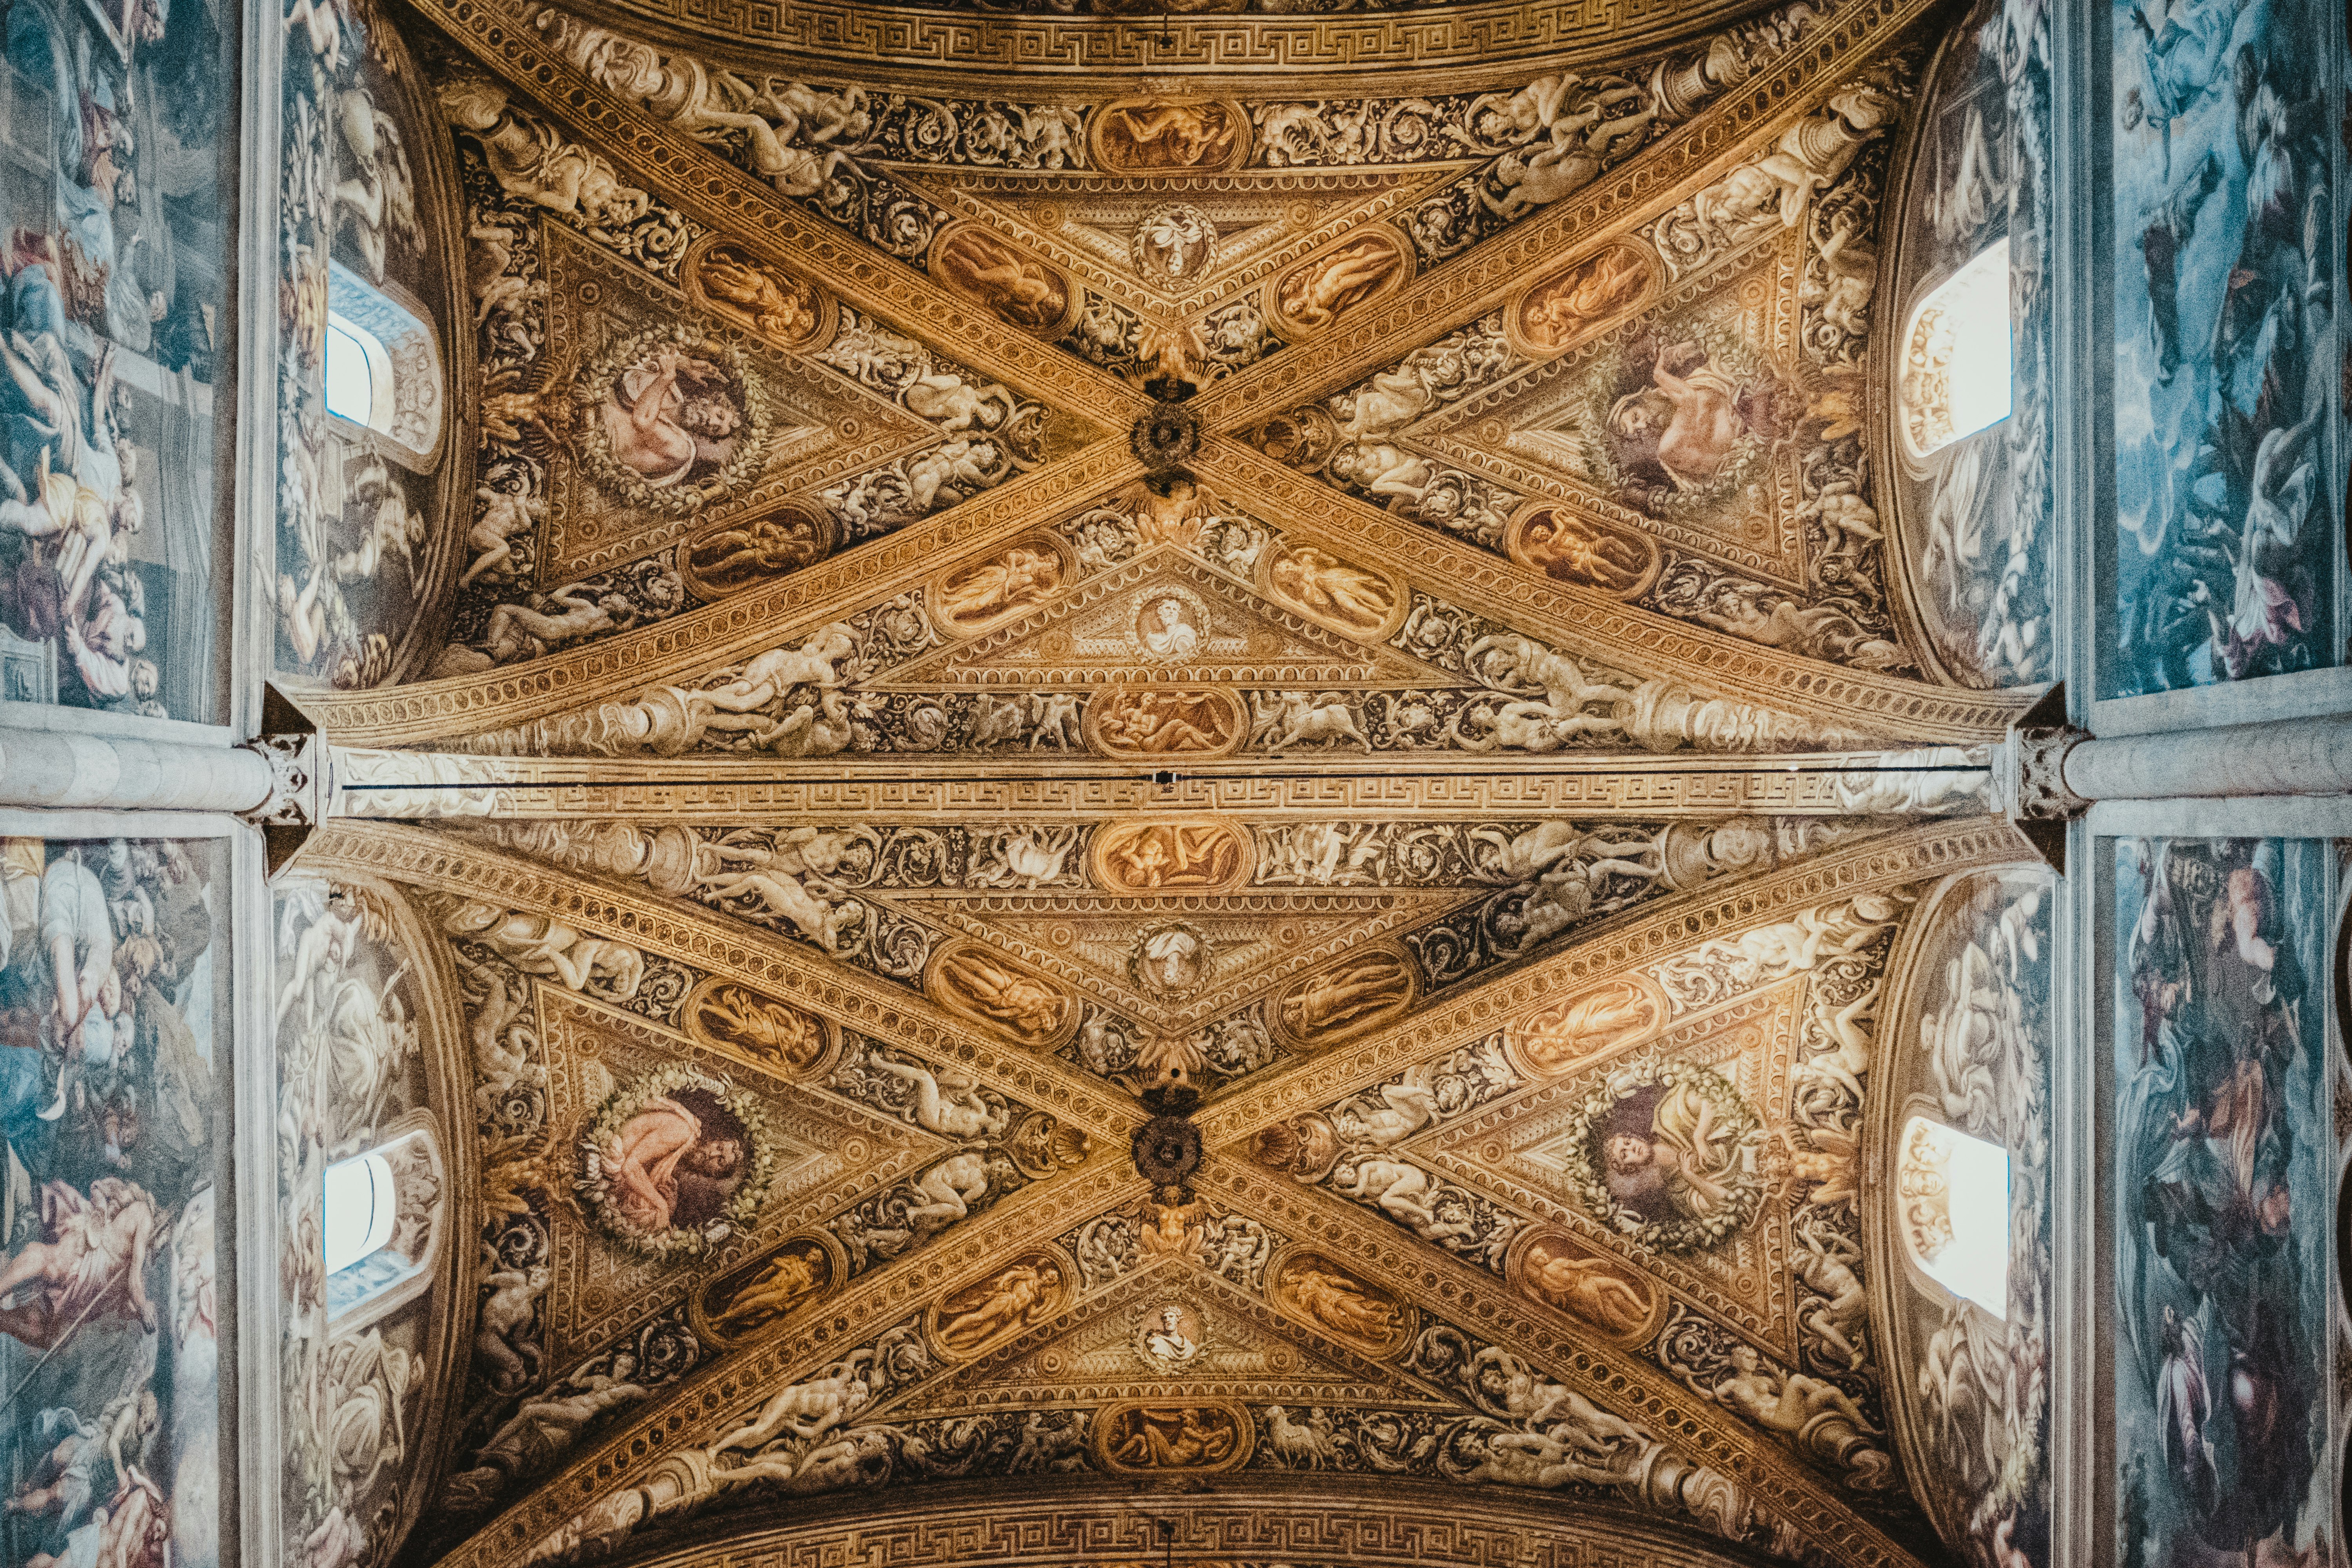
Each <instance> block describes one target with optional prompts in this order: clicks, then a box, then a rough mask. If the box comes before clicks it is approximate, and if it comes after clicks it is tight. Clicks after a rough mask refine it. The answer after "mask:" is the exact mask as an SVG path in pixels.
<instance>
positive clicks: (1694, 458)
mask: <svg viewBox="0 0 2352 1568" xmlns="http://www.w3.org/2000/svg"><path fill="white" fill-rule="evenodd" d="M1584 390H1585V413H1586V416H1587V417H1586V418H1585V420H1584V421H1583V422H1582V425H1583V430H1584V440H1585V445H1586V447H1587V449H1588V451H1589V452H1590V454H1591V458H1592V462H1593V468H1594V471H1595V472H1597V473H1599V474H1601V475H1602V476H1604V477H1605V478H1607V479H1609V480H1610V481H1611V482H1612V484H1613V486H1614V487H1615V489H1616V492H1617V499H1618V500H1620V501H1622V502H1623V503H1624V504H1625V505H1627V506H1630V507H1632V508H1633V509H1634V510H1637V511H1642V512H1646V513H1648V514H1649V515H1651V516H1652V517H1677V516H1686V515H1691V514H1695V513H1697V512H1702V511H1706V510H1709V509H1711V508H1713V507H1716V506H1717V505H1719V504H1720V503H1722V502H1723V501H1724V500H1727V498H1728V497H1730V496H1731V495H1732V494H1733V493H1734V492H1735V491H1737V490H1738V489H1741V488H1742V487H1743V486H1745V485H1747V484H1748V482H1749V480H1751V479H1755V478H1756V477H1757V476H1758V475H1759V473H1760V471H1761V470H1762V468H1763V465H1764V462H1765V459H1766V458H1767V456H1768V455H1769V453H1770V451H1771V450H1772V448H1773V447H1774V446H1775V445H1776V444H1777V443H1778V442H1779V441H1780V438H1781V437H1783V436H1784V435H1786V434H1787V433H1788V431H1789V430H1790V417H1789V416H1790V409H1789V408H1788V407H1787V406H1786V405H1787V404H1788V402H1789V398H1790V393H1789V389H1788V388H1787V387H1786V386H1785V385H1784V384H1782V382H1781V381H1780V377H1779V376H1777V375H1776V374H1773V372H1772V369H1771V367H1770V366H1769V364H1767V363H1765V361H1764V359H1763V357H1762V356H1761V355H1760V354H1759V353H1757V352H1756V351H1755V350H1754V349H1752V348H1750V347H1749V346H1748V344H1747V343H1745V342H1741V341H1740V340H1739V339H1738V338H1737V337H1735V336H1733V335H1732V334H1731V333H1730V332H1729V331H1725V330H1723V329H1722V328H1720V327H1717V326H1716V325H1714V324H1713V323H1709V322H1698V321H1680V322H1673V321H1670V322H1665V323H1662V324H1660V325H1658V326H1657V327H1655V328H1654V329H1653V330H1650V331H1643V332H1642V333H1640V334H1638V335H1637V336H1635V337H1633V338H1632V339H1631V340H1629V341H1627V342H1624V343H1622V345H1620V346H1618V347H1617V348H1615V349H1614V350H1613V351H1612V352H1609V353H1602V354H1601V355H1600V357H1599V359H1598V361H1597V363H1595V364H1594V366H1593V368H1592V370H1591V374H1589V375H1588V376H1587V377H1586V378H1585V389H1584ZM1563 548H1564V547H1563ZM1622 569H1623V568H1622V565H1612V566H1609V567H1607V568H1605V570H1607V571H1609V572H1611V573H1615V572H1619V571H1622Z"/></svg>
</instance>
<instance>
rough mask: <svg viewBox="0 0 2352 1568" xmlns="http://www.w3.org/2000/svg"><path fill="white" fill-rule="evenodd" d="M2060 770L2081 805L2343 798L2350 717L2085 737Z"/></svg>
mask: <svg viewBox="0 0 2352 1568" xmlns="http://www.w3.org/2000/svg"><path fill="white" fill-rule="evenodd" d="M2059 772H2060V776H2061V778H2063V781H2064V783H2065V787H2066V789H2067V791H2068V793H2070V794H2072V795H2076V796H2079V797H2080V798H2082V799H2084V800H2159V799H2177V798H2184V797H2185V798H2199V797H2210V796H2215V795H2344V794H2347V792H2352V715H2347V714H2336V715H2331V716H2329V717H2326V718H2319V719H2282V720H2275V721H2271V722H2268V723H2263V724H2232V725H2229V726H2226V727H2224V728H2221V729H2214V730H2194V731H2188V732H2186V733H2174V734H2156V735H2124V736H2118V737H2116V738H2115V739H2112V740H2101V739H2097V738H2095V737H2094V738H2086V739H2083V740H2078V741H2076V742H2074V743H2073V744H2072V745H2070V746H2067V747H2066V748H2065V751H2064V752H2063V761H2062V762H2061V763H2060V768H2059Z"/></svg>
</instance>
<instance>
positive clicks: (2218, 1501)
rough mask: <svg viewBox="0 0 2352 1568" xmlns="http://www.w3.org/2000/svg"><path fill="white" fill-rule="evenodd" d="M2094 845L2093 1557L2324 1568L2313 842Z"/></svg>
mask: <svg viewBox="0 0 2352 1568" xmlns="http://www.w3.org/2000/svg"><path fill="white" fill-rule="evenodd" d="M2113 842H2114V860H2113V862H2112V867H2111V870H2112V875H2113V878H2114V897H2115V903H2114V906H2113V909H2114V916H2115V927H2114V930H2115V943H2114V952H2115V953H2116V973H2115V981H2114V990H2113V992H2112V994H2111V1002H2112V1006H2113V1017H2114V1041H2113V1046H2114V1062H2115V1095H2116V1101H2115V1121H2114V1126H2115V1143H2114V1149H2113V1158H2112V1160H2111V1162H2110V1163H2109V1164H2108V1167H2107V1168H2108V1169H2109V1170H2110V1171H2111V1173H2112V1176H2113V1180H2114V1182H2115V1184H2116V1185H2115V1188H2114V1194H2113V1202H2114V1212H2115V1215H2116V1303H2115V1313H2114V1320H2113V1321H2114V1325H2115V1335H2116V1344H2115V1412H2116V1435H2115V1436H2116V1450H2115V1451H2116V1455H2117V1464H2118V1465H2119V1466H2120V1473H2119V1475H2118V1477H2117V1485H2116V1500H2117V1501H2116V1509H2117V1518H2116V1557H2117V1561H2118V1562H2119V1563H2124V1564H2133V1565H2144V1568H2203V1565H2205V1564H2215V1565H2217V1568H2218V1564H2221V1563H2275V1564H2280V1565H2281V1568H2285V1565H2288V1564H2298V1563H2305V1562H2311V1563H2318V1562H2322V1561H2326V1544H2325V1542H2326V1533H2327V1530H2328V1520H2329V1518H2330V1515H2331V1513H2332V1512H2333V1510H2332V1507H2331V1500H2330V1497H2329V1491H2330V1486H2329V1474H2328V1465H2327V1463H2326V1454H2327V1444H2326V1368H2327V1322H2328V1305H2327V1302H2328V1276H2329V1257H2328V1255H2329V1237H2331V1236H2332V1234H2333V1232H2332V1229H2331V1226H2330V1224H2329V1220H2328V1200H2329V1186H2330V1173H2331V1172H2332V1169H2333V1150H2334V1140H2333V1136H2332V1133H2331V1130H2330V1128H2329V1126H2328V1122H2327V1111H2326V1106H2327V1103H2328V1100H2327V1062H2326V1047H2325V1044H2324V1039H2323V1035H2324V1029H2325V1024H2326V1019H2325V1016H2324V997H2323V995H2322V991H2323V989H2324V987H2325V984H2326V973H2327V972H2326V958H2325V953H2324V941H2325V936H2324V933H2325V932H2326V931H2327V929H2328V926H2329V923H2330V922H2329V914H2328V910H2327V908H2326V891H2325V880H2324V857H2325V855H2326V850H2327V846H2326V845H2325V844H2324V843H2317V842H2306V841H2290V840H2278V839H2263V840H2251V839H2225V840H2200V841H2189V840H2182V839H2173V840H2164V839H2119V840H2115V841H2113ZM2315 1545H2316V1546H2318V1547H2319V1550H2318V1551H2317V1552H2313V1548H2314V1547H2315ZM2305 1553H2310V1555H2308V1556H2306V1555H2305Z"/></svg>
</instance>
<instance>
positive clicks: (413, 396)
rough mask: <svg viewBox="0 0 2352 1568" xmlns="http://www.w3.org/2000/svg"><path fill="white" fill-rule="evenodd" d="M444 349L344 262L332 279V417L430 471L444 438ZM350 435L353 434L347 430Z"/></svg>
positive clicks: (332, 270)
mask: <svg viewBox="0 0 2352 1568" xmlns="http://www.w3.org/2000/svg"><path fill="white" fill-rule="evenodd" d="M441 381H442V372H441V351H440V347H439V345H438V344H437V343H436V342H435V341H434V337H433V331H432V329H431V328H429V327H427V326H426V325H425V321H424V319H423V318H422V317H420V316H419V315H418V314H417V313H416V312H415V310H410V309H409V308H408V307H407V306H405V305H404V304H402V303H401V302H400V301H399V300H395V299H394V298H393V297H392V296H391V295H390V294H388V293H386V292H384V290H383V289H377V288H375V287H373V286H372V285H371V284H369V283H368V282H367V281H366V280H365V279H362V278H361V277H360V275H359V274H358V273H356V272H353V271H352V270H351V269H350V268H347V267H345V266H343V265H342V264H341V262H335V263H332V264H331V266H330V267H329V268H328V274H327V387H326V392H327V412H328V413H330V414H331V415H333V416H336V417H337V418H338V419H342V420H348V421H349V422H350V423H351V424H352V425H355V426H359V427H360V428H361V429H362V430H367V431H372V432H373V434H374V437H377V439H376V440H375V441H374V443H373V445H374V447H375V449H376V450H378V451H381V452H383V454H384V455H385V456H387V457H389V458H393V460H394V461H395V462H399V463H402V464H404V465H405V466H407V467H409V468H416V469H418V470H419V471H423V470H424V469H425V468H428V467H429V466H430V463H431V459H432V458H433V457H434V455H435V453H436V449H437V448H438V447H439V444H440V440H441ZM347 434H348V433H347Z"/></svg>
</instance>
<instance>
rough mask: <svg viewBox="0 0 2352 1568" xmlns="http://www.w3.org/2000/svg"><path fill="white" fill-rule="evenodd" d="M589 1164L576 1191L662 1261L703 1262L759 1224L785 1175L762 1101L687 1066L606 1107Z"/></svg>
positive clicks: (619, 1235) (620, 1236) (612, 1229)
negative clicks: (773, 1187) (755, 1219)
mask: <svg viewBox="0 0 2352 1568" xmlns="http://www.w3.org/2000/svg"><path fill="white" fill-rule="evenodd" d="M580 1162H581V1173H580V1177H579V1180H578V1181H577V1182H576V1183H575V1184H574V1186H575V1188H576V1190H577V1191H578V1192H579V1194H580V1196H581V1201H582V1202H583V1204H585V1205H587V1208H588V1210H589V1212H590V1213H591V1214H593V1215H594V1216H595V1217H596V1221H597V1223H598V1224H599V1225H600V1226H603V1227H604V1231H605V1233H606V1234H607V1235H609V1236H611V1237H613V1238H614V1240H616V1241H618V1242H621V1243H622V1244H623V1245H625V1246H626V1247H629V1248H631V1249H632V1250H634V1251H636V1252H639V1253H642V1254H644V1255H645V1256H646V1257H648V1258H662V1259H672V1258H695V1257H698V1256H700V1255H701V1254H702V1253H703V1252H704V1251H705V1250H706V1249H708V1248H709V1247H712V1246H715V1245H716V1244H718V1243H719V1242H721V1241H724V1240H726V1239H727V1237H730V1236H731V1235H733V1234H734V1233H735V1232H736V1231H737V1230H739V1229H740V1228H742V1227H744V1226H748V1225H750V1224H751V1218H752V1216H753V1215H756V1214H758V1213H759V1211H760V1205H761V1204H762V1203H764V1202H765V1201H766V1199H767V1196H768V1188H769V1186H770V1184H772V1182H773V1181H774V1180H775V1174H776V1153H775V1148H774V1144H773V1142H772V1140H771V1139H770V1137H769V1136H768V1124H767V1118H766V1117H765V1116H764V1115H763V1114H762V1113H761V1109H760V1105H759V1102H758V1101H757V1100H754V1099H753V1098H752V1097H751V1094H749V1093H748V1092H746V1091H745V1090H743V1089H739V1088H737V1087H736V1086H735V1085H734V1084H732V1083H730V1082H728V1081H727V1080H725V1079H715V1078H711V1077H709V1075H707V1074H705V1073H702V1072H700V1071H698V1070H697V1069H696V1068H692V1067H689V1066H688V1065H686V1064H684V1063H674V1064H672V1065H671V1066H668V1067H666V1068H660V1069H658V1070H657V1071H655V1072H651V1073H648V1074H646V1076H645V1077H644V1078H641V1079H637V1080H636V1081H635V1082H634V1083H632V1084H630V1085H628V1086H627V1087H625V1088H624V1089H619V1090H617V1091H616V1092H615V1093H614V1094H613V1096H612V1097H611V1098H610V1099H608V1100H605V1101H604V1106H603V1107H602V1109H600V1110H598V1111H597V1112H596V1114H595V1116H594V1117H593V1119H591V1121H589V1123H588V1126H587V1128H586V1130H585V1131H583V1132H582V1134H581V1137H580Z"/></svg>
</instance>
